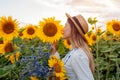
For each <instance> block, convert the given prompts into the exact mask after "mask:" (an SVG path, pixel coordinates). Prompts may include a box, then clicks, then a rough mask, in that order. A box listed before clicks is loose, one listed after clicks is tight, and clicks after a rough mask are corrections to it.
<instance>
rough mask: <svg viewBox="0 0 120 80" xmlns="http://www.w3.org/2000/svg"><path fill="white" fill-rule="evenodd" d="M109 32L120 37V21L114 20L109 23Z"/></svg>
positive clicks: (107, 25)
mask: <svg viewBox="0 0 120 80" xmlns="http://www.w3.org/2000/svg"><path fill="white" fill-rule="evenodd" d="M106 27H107V31H109V32H110V33H112V34H115V35H116V36H120V21H118V20H112V21H109V22H107V24H106Z"/></svg>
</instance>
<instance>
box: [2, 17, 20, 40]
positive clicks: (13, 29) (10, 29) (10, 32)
mask: <svg viewBox="0 0 120 80" xmlns="http://www.w3.org/2000/svg"><path fill="white" fill-rule="evenodd" d="M17 27H18V22H17V21H16V19H15V20H12V17H11V16H8V18H7V17H4V16H3V17H1V18H0V36H1V37H3V38H5V39H7V40H12V39H13V37H14V36H17V35H18V33H17V30H18V28H17Z"/></svg>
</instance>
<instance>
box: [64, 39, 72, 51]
mask: <svg viewBox="0 0 120 80" xmlns="http://www.w3.org/2000/svg"><path fill="white" fill-rule="evenodd" d="M63 44H64V46H65V47H66V48H68V49H71V48H72V47H71V45H70V42H69V41H68V40H64V41H63Z"/></svg>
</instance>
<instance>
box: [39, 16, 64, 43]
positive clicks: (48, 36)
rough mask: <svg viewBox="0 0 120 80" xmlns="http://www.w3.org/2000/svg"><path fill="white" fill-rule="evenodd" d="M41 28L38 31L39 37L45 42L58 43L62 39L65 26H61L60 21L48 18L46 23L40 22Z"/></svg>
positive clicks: (45, 20)
mask: <svg viewBox="0 0 120 80" xmlns="http://www.w3.org/2000/svg"><path fill="white" fill-rule="evenodd" d="M39 24H40V28H39V29H38V33H37V34H38V37H39V38H40V39H41V40H42V41H43V42H50V43H53V42H56V41H58V40H59V39H60V38H61V37H62V30H63V26H62V25H60V21H58V20H55V18H54V17H53V18H52V17H51V18H47V19H44V21H40V23H39Z"/></svg>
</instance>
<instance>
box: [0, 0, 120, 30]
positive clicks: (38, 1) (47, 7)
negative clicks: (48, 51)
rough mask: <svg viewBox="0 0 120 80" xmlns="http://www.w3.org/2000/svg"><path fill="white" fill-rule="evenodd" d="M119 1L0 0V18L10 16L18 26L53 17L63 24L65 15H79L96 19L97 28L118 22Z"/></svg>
mask: <svg viewBox="0 0 120 80" xmlns="http://www.w3.org/2000/svg"><path fill="white" fill-rule="evenodd" d="M119 3H120V0H0V16H12V17H13V19H17V21H18V22H19V23H20V25H21V26H22V25H26V24H38V23H39V21H41V20H43V18H48V17H55V19H56V20H61V24H63V25H64V24H65V22H66V19H67V18H66V16H65V13H69V14H70V15H71V16H75V15H78V14H81V15H82V16H83V17H84V18H85V19H86V20H87V19H88V18H89V17H97V19H98V23H97V26H102V28H105V24H106V22H107V21H110V20H113V19H118V20H120V5H119Z"/></svg>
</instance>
